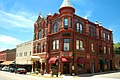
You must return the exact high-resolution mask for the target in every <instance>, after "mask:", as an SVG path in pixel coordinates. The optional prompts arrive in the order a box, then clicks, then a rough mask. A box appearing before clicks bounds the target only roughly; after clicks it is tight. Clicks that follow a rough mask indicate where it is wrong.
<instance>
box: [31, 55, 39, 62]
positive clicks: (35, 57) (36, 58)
mask: <svg viewBox="0 0 120 80" xmlns="http://www.w3.org/2000/svg"><path fill="white" fill-rule="evenodd" d="M31 60H35V61H39V60H40V57H39V56H31Z"/></svg>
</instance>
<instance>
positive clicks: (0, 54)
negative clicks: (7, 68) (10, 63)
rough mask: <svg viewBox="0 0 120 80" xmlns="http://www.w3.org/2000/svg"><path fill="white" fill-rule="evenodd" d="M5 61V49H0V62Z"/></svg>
mask: <svg viewBox="0 0 120 80" xmlns="http://www.w3.org/2000/svg"><path fill="white" fill-rule="evenodd" d="M4 61H6V50H4V51H0V64H1V63H2V62H4Z"/></svg>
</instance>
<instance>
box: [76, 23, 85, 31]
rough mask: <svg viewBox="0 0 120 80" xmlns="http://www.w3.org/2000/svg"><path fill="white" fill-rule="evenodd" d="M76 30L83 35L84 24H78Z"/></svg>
mask: <svg viewBox="0 0 120 80" xmlns="http://www.w3.org/2000/svg"><path fill="white" fill-rule="evenodd" d="M76 29H77V32H80V33H82V31H83V27H82V24H80V23H77V24H76Z"/></svg>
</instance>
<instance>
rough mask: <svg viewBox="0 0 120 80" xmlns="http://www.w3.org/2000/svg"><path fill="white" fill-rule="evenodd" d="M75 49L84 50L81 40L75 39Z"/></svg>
mask: <svg viewBox="0 0 120 80" xmlns="http://www.w3.org/2000/svg"><path fill="white" fill-rule="evenodd" d="M76 49H78V50H84V43H83V41H81V40H76Z"/></svg>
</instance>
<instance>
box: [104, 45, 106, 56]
mask: <svg viewBox="0 0 120 80" xmlns="http://www.w3.org/2000/svg"><path fill="white" fill-rule="evenodd" d="M104 53H105V54H106V47H105V46H104Z"/></svg>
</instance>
